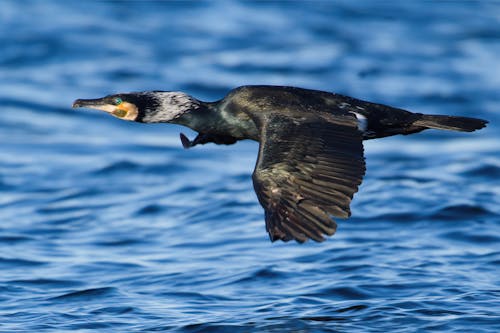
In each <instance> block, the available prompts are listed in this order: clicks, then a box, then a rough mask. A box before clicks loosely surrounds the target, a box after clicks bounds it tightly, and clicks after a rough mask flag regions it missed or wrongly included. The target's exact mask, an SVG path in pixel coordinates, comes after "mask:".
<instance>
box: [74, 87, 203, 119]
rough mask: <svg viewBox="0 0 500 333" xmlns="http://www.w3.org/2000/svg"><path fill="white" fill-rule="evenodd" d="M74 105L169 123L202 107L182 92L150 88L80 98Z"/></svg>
mask: <svg viewBox="0 0 500 333" xmlns="http://www.w3.org/2000/svg"><path fill="white" fill-rule="evenodd" d="M73 108H90V109H97V110H102V111H105V112H107V113H109V114H111V115H113V116H115V117H117V118H120V119H123V120H129V121H137V122H142V123H168V122H175V119H177V118H179V117H181V116H182V115H183V114H185V113H188V112H190V111H192V110H196V109H198V108H200V102H199V101H198V100H196V99H195V98H194V97H191V96H189V95H187V94H185V93H182V92H174V91H147V92H133V93H123V94H115V95H108V96H105V97H102V98H97V99H77V100H76V101H75V102H73Z"/></svg>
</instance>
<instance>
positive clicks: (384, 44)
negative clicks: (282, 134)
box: [0, 0, 500, 333]
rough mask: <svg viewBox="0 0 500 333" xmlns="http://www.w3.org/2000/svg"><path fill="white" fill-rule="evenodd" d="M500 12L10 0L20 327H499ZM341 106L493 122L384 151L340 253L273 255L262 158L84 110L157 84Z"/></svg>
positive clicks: (12, 226)
mask: <svg viewBox="0 0 500 333" xmlns="http://www.w3.org/2000/svg"><path fill="white" fill-rule="evenodd" d="M499 12H500V6H499V5H498V4H497V3H494V2H471V1H453V2H432V3H431V2H424V3H421V2H415V1H414V2H411V1H399V2H398V1H383V2H373V1H364V0H363V1H335V2H314V4H313V3H311V2H293V3H292V2H246V1H231V2H228V1H224V2H215V1H214V2H167V1H105V2H103V1H85V2H78V1H69V2H68V1H66V2H63V1H54V0H48V1H43V2H42V1H28V2H27V3H26V1H25V2H21V1H3V2H2V10H1V11H0V41H1V43H2V50H1V52H0V105H1V106H2V116H1V117H0V148H1V149H0V194H1V195H0V221H1V223H0V269H1V273H2V274H1V276H0V330H1V331H2V332H65V331H67V332H73V331H85V332H87V331H89V332H90V331H98V332H103V333H107V332H152V331H160V332H161V331H165V332H231V333H233V332H298V331H300V332H380V331H386V332H404V333H406V332H427V331H439V332H470V331H473V332H487V333H496V332H500V324H499V323H500V316H499V314H498V309H499V308H500V301H499V300H500V290H499V287H498V286H499V285H500V278H499V276H500V271H499V267H500V252H499V251H498V244H499V243H500V229H499V227H500V223H499V222H500V218H499V217H500V210H499V207H500V184H499V178H500V177H499V176H500V154H499V145H498V142H499V133H500V130H499V125H498V124H500V116H499V113H498V110H500V97H499V96H500V95H499V94H498V89H497V87H498V86H499V83H500V81H499V77H500V74H499V68H500V66H499V57H498V54H500V45H499V43H498V37H499V36H500V26H499V24H498V15H497V14H498V13H499ZM243 84H276V85H297V86H303V87H307V88H313V89H322V90H328V91H336V92H339V93H344V94H348V95H352V96H356V97H359V98H362V99H366V100H373V101H377V102H381V103H387V104H391V105H395V106H399V107H402V108H406V109H409V110H413V111H416V112H422V113H435V114H438V113H443V114H456V115H463V116H470V117H480V118H484V119H488V120H489V121H490V123H489V124H488V127H487V128H485V129H484V130H481V131H479V132H475V133H458V132H444V131H442V132H440V131H431V130H429V131H426V132H424V133H421V134H418V135H411V136H404V137H403V136H401V137H393V138H386V139H383V140H370V141H367V142H365V152H366V157H367V173H366V176H365V180H364V182H363V184H362V185H361V187H360V191H359V193H357V194H356V195H355V196H354V200H353V202H352V212H353V215H352V217H351V218H350V219H348V220H341V219H339V220H338V221H337V223H338V229H337V233H336V235H335V236H334V237H331V238H330V239H329V240H328V241H327V242H325V243H321V244H317V243H314V242H308V243H306V244H302V245H298V244H295V243H287V244H283V243H279V242H275V243H271V242H270V241H269V239H268V236H267V234H266V231H265V223H264V214H263V211H262V208H261V207H260V205H259V204H258V201H257V198H256V196H255V193H254V191H253V186H252V181H251V174H252V170H253V168H254V165H255V158H256V155H257V152H258V144H257V143H255V142H247V141H243V142H239V143H238V144H237V145H231V146H215V145H205V146H197V147H195V148H193V149H189V150H184V149H183V148H182V146H181V144H180V142H179V132H181V131H182V132H184V133H186V134H187V135H188V136H189V137H190V138H192V137H194V136H195V133H193V132H191V131H190V130H189V129H186V128H182V129H181V128H179V127H178V126H175V125H165V124H158V125H151V124H150V125H147V124H138V123H133V122H124V121H120V120H118V119H116V118H113V117H110V116H108V115H105V114H102V113H98V112H95V111H92V110H83V109H81V110H80V109H78V110H73V109H71V103H72V102H73V100H74V99H76V98H92V97H96V96H101V95H105V94H110V93H115V92H125V91H140V90H172V91H177V90H179V91H186V92H188V93H191V94H193V95H194V96H196V97H199V98H200V99H202V100H207V101H215V100H218V99H220V98H222V97H223V96H224V95H225V94H226V93H227V91H228V90H229V89H231V88H232V87H235V86H238V85H243Z"/></svg>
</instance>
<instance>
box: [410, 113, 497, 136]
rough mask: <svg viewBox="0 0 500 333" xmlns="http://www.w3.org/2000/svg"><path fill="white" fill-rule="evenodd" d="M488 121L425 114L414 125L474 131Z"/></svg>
mask: <svg viewBox="0 0 500 333" xmlns="http://www.w3.org/2000/svg"><path fill="white" fill-rule="evenodd" d="M487 123H488V121H486V120H482V119H477V118H469V117H455V116H441V115H428V114H423V115H421V118H420V119H417V120H416V121H415V122H413V124H412V125H414V126H422V127H425V128H434V129H442V130H450V131H460V132H473V131H475V130H478V129H481V128H483V127H485V126H486V124H487Z"/></svg>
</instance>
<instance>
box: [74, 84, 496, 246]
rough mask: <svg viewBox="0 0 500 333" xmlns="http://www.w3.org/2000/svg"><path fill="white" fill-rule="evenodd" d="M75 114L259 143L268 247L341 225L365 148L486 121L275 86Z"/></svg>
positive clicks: (113, 103)
mask: <svg viewBox="0 0 500 333" xmlns="http://www.w3.org/2000/svg"><path fill="white" fill-rule="evenodd" d="M73 107H74V108H77V107H85V108H93V109H99V110H103V111H106V112H108V113H110V114H112V115H114V116H116V117H118V118H120V119H124V120H129V121H137V122H142V123H173V124H180V125H184V126H187V127H189V128H191V129H193V130H194V131H196V132H198V133H199V134H198V135H197V136H196V138H195V139H194V140H192V141H190V140H189V139H188V138H187V137H186V136H185V135H184V134H182V133H181V134H180V138H181V141H182V145H183V146H184V148H190V147H193V146H196V145H198V144H205V143H209V142H212V143H215V144H226V145H229V144H233V143H236V142H237V141H238V140H244V139H250V140H255V141H258V142H259V143H260V147H259V156H258V159H257V163H256V166H255V170H254V172H253V175H252V179H253V185H254V188H255V192H256V193H257V198H258V200H259V202H260V204H261V205H262V207H263V208H264V211H265V220H266V229H267V232H268V233H269V237H270V239H271V241H276V240H283V241H289V240H292V239H294V240H296V241H297V242H301V243H302V242H304V241H306V240H307V239H308V238H310V239H313V240H315V241H317V242H321V241H323V240H324V237H323V236H324V235H329V236H330V235H333V234H334V233H335V230H336V223H335V221H334V220H332V218H331V216H334V217H339V218H347V217H349V216H350V215H351V211H350V209H349V204H350V202H351V199H352V197H353V195H354V193H355V192H357V190H358V186H359V185H360V184H361V181H362V179H363V176H364V174H365V159H364V156H363V140H369V139H375V138H382V137H386V136H391V135H396V134H403V135H407V134H412V133H417V132H421V131H423V130H426V129H429V128H433V129H440V130H452V131H461V132H472V131H475V130H478V129H480V128H483V127H485V126H486V124H487V123H488V122H487V121H485V120H481V119H476V118H468V117H454V116H444V115H425V114H421V113H412V112H409V111H405V110H402V109H398V108H393V107H390V106H386V105H382V104H376V103H370V102H366V101H362V100H359V99H355V98H352V97H348V96H343V95H339V94H335V93H329V92H323V91H317V90H309V89H302V88H295V87H280V86H243V87H239V88H236V89H234V90H232V91H230V92H229V93H228V94H227V95H226V97H224V98H223V99H222V100H219V101H217V102H202V101H199V100H197V99H195V98H194V97H192V96H189V95H187V94H185V93H182V92H170V91H150V92H133V93H121V94H115V95H109V96H106V97H103V98H99V99H78V100H76V101H75V102H74V103H73Z"/></svg>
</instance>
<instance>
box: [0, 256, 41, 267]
mask: <svg viewBox="0 0 500 333" xmlns="http://www.w3.org/2000/svg"><path fill="white" fill-rule="evenodd" d="M44 264H45V263H44V262H41V261H35V260H28V259H16V258H12V259H11V258H2V257H0V267H2V266H4V267H5V266H6V267H17V266H21V267H23V266H25V267H32V266H41V265H44Z"/></svg>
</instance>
